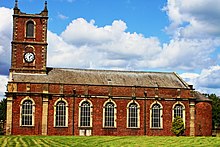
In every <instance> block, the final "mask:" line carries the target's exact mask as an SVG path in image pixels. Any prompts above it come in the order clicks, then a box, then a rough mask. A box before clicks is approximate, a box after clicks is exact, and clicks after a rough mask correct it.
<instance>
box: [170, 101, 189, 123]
mask: <svg viewBox="0 0 220 147" xmlns="http://www.w3.org/2000/svg"><path fill="white" fill-rule="evenodd" d="M178 104H179V105H182V107H183V112H182V113H183V118H182V119H183V123H184V127H185V126H186V111H185V105H184V104H183V103H181V102H176V103H175V104H174V105H173V108H172V122H173V120H174V108H175V106H176V105H178Z"/></svg>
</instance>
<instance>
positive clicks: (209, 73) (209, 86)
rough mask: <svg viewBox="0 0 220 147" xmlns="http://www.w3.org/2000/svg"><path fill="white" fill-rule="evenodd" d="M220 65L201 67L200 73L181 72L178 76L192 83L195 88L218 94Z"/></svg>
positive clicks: (219, 92) (219, 91)
mask: <svg viewBox="0 0 220 147" xmlns="http://www.w3.org/2000/svg"><path fill="white" fill-rule="evenodd" d="M219 75H220V66H219V65H216V66H211V67H209V68H207V69H203V70H202V71H201V73H199V74H195V73H183V74H181V75H180V76H181V77H182V78H183V79H184V80H186V81H187V82H188V83H190V84H193V85H194V87H195V88H196V89H197V90H200V91H201V92H204V93H215V94H217V95H220V76H219Z"/></svg>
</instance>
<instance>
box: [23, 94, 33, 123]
mask: <svg viewBox="0 0 220 147" xmlns="http://www.w3.org/2000/svg"><path fill="white" fill-rule="evenodd" d="M34 108H35V104H34V101H33V100H32V99H31V98H29V97H27V98H25V99H23V100H22V101H21V107H20V111H21V118H20V120H21V121H20V125H21V126H33V125H34V111H35V109H34Z"/></svg>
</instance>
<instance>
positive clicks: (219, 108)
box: [208, 94, 220, 128]
mask: <svg viewBox="0 0 220 147" xmlns="http://www.w3.org/2000/svg"><path fill="white" fill-rule="evenodd" d="M208 97H209V99H211V100H212V127H213V128H216V127H220V115H219V114H220V98H219V97H218V96H216V95H215V94H210V95H208Z"/></svg>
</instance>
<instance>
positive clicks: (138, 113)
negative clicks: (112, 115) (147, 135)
mask: <svg viewBox="0 0 220 147" xmlns="http://www.w3.org/2000/svg"><path fill="white" fill-rule="evenodd" d="M132 103H135V104H136V105H137V119H138V120H137V127H129V106H130V104H132ZM127 128H140V105H139V103H138V102H137V101H135V100H132V101H130V102H129V103H128V104H127Z"/></svg>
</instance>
